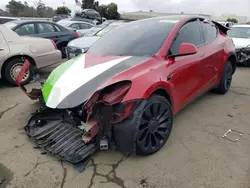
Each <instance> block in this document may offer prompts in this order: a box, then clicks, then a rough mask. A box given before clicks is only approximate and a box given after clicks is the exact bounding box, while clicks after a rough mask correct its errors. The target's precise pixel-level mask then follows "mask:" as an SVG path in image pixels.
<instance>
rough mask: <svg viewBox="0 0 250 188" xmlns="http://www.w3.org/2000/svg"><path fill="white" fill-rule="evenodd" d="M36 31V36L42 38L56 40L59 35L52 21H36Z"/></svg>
mask: <svg viewBox="0 0 250 188" xmlns="http://www.w3.org/2000/svg"><path fill="white" fill-rule="evenodd" d="M36 26H37V31H38V36H39V37H42V38H47V39H51V40H54V41H55V42H56V41H57V40H58V38H59V35H58V32H57V29H56V28H55V27H54V25H53V24H52V23H44V22H41V23H37V24H36Z"/></svg>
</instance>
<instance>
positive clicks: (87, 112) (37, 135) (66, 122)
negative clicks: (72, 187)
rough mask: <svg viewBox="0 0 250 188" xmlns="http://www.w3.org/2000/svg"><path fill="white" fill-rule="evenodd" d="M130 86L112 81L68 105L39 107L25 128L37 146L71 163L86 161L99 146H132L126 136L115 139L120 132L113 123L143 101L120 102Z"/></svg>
mask: <svg viewBox="0 0 250 188" xmlns="http://www.w3.org/2000/svg"><path fill="white" fill-rule="evenodd" d="M130 86H131V82H129V81H124V82H120V83H116V84H113V85H111V86H108V87H106V88H105V89H103V90H101V91H97V92H96V93H94V94H93V95H92V97H90V98H89V99H88V100H87V101H85V102H84V103H83V104H81V105H79V106H77V107H75V108H71V109H51V108H48V107H45V108H44V107H43V108H40V109H39V110H37V111H36V112H35V113H33V114H32V116H31V118H30V119H29V121H28V123H27V124H26V126H25V131H26V133H27V135H28V136H29V137H30V138H31V139H32V140H33V141H34V142H35V144H36V145H37V146H38V147H40V148H42V149H43V150H45V151H46V152H47V153H49V154H51V155H53V156H56V157H58V158H60V159H62V160H65V161H68V162H70V163H73V164H79V163H81V164H82V163H84V164H85V162H86V160H88V159H89V158H90V157H91V155H92V154H94V153H95V152H96V151H98V150H106V149H110V148H111V149H119V150H121V151H125V150H126V151H127V150H128V149H123V148H122V147H123V146H125V147H133V144H132V145H131V144H129V146H128V145H127V144H126V139H123V140H122V141H120V140H119V142H117V143H116V140H118V139H117V138H118V137H120V133H119V131H118V129H119V128H118V129H117V128H115V126H117V125H119V124H121V123H122V122H125V121H126V120H127V119H129V118H131V117H133V112H134V111H135V110H136V109H137V108H138V107H139V106H140V105H141V103H142V101H143V100H132V101H126V102H121V101H122V100H123V98H124V97H125V95H126V94H127V93H128V91H129V89H130ZM119 126H120V125H119ZM121 126H122V125H121ZM129 126H131V128H130V129H129V132H130V133H129V134H128V135H130V137H129V138H128V137H127V139H128V140H133V134H132V133H131V131H132V132H133V131H134V129H133V125H129ZM121 142H124V143H121ZM129 150H130V151H133V148H130V149H129Z"/></svg>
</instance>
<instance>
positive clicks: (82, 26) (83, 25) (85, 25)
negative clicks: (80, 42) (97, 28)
mask: <svg viewBox="0 0 250 188" xmlns="http://www.w3.org/2000/svg"><path fill="white" fill-rule="evenodd" d="M91 27H92V26H91V25H89V24H84V23H81V24H80V28H81V29H89V28H91Z"/></svg>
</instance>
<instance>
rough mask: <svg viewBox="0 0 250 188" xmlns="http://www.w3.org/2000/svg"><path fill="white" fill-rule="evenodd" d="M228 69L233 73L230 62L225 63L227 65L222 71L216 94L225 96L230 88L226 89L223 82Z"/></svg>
mask: <svg viewBox="0 0 250 188" xmlns="http://www.w3.org/2000/svg"><path fill="white" fill-rule="evenodd" d="M228 69H231V72H233V67H232V64H231V62H230V61H227V63H226V64H225V66H224V69H223V73H222V77H221V81H220V85H219V87H218V88H217V92H218V93H220V94H225V93H227V91H228V90H229V88H230V86H231V84H230V86H229V87H228V88H226V87H225V81H226V80H227V71H228Z"/></svg>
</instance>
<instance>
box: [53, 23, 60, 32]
mask: <svg viewBox="0 0 250 188" xmlns="http://www.w3.org/2000/svg"><path fill="white" fill-rule="evenodd" d="M53 26H54V27H55V28H56V32H60V31H62V30H61V29H60V28H59V27H58V26H57V25H55V24H53Z"/></svg>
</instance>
